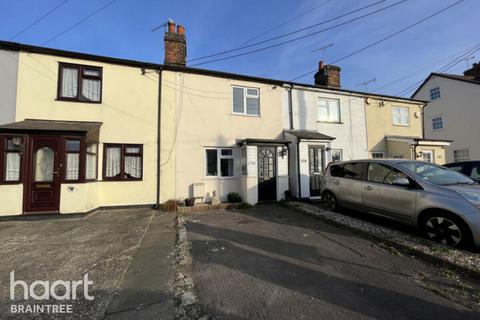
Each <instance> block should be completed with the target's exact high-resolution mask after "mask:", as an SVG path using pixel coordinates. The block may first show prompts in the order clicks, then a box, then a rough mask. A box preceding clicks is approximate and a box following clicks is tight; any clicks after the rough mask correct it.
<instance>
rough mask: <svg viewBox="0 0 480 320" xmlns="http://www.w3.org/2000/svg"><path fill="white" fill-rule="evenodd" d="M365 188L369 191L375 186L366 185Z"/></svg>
mask: <svg viewBox="0 0 480 320" xmlns="http://www.w3.org/2000/svg"><path fill="white" fill-rule="evenodd" d="M363 189H365V190H368V191H370V190H373V188H372V187H370V186H366V187H364V188H363Z"/></svg>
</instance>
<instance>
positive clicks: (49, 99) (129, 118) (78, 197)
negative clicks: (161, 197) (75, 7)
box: [15, 52, 158, 214]
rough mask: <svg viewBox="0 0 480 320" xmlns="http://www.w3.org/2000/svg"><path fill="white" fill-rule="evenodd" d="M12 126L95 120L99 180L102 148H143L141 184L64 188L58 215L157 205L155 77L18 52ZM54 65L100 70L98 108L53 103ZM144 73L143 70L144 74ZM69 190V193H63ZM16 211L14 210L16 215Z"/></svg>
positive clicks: (112, 66) (117, 67) (111, 66)
mask: <svg viewBox="0 0 480 320" xmlns="http://www.w3.org/2000/svg"><path fill="white" fill-rule="evenodd" d="M19 59H20V61H21V62H22V63H20V64H19V70H18V90H17V110H16V116H15V120H16V121H21V120H24V119H26V118H30V119H49V120H70V121H99V122H103V125H102V127H101V129H100V144H99V161H98V165H99V167H98V177H99V180H101V179H102V159H103V143H135V144H143V180H142V181H135V182H129V181H122V182H110V181H103V182H102V181H98V182H91V183H86V184H68V183H67V184H64V185H62V188H61V201H60V202H61V208H60V210H61V212H62V213H64V212H66V213H72V212H84V211H88V210H91V209H93V208H96V207H99V206H116V205H144V204H154V203H155V201H156V177H157V167H158V166H157V161H156V156H157V142H156V141H157V137H156V132H157V109H158V75H157V74H156V73H153V72H150V73H148V74H147V75H142V72H141V70H140V68H135V67H128V66H121V65H115V64H109V63H104V62H95V61H85V60H79V59H70V58H63V57H57V56H51V55H44V54H31V53H23V52H22V53H20V56H19ZM58 62H68V63H77V64H83V65H91V66H100V67H103V89H102V100H103V101H102V103H101V104H92V103H78V102H65V101H57V100H56V95H57V78H58ZM147 71H148V70H147ZM70 186H72V187H73V188H74V190H73V191H68V187H70ZM20 212H21V210H20V211H17V212H16V213H17V214H19V213H20Z"/></svg>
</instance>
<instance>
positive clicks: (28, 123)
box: [0, 119, 102, 142]
mask: <svg viewBox="0 0 480 320" xmlns="http://www.w3.org/2000/svg"><path fill="white" fill-rule="evenodd" d="M101 126H102V122H89V121H63V120H61V121H59V120H39V119H25V120H23V121H18V122H13V123H8V124H4V125H0V132H12V133H36V134H46V133H47V134H48V133H50V134H72V133H74V134H80V135H84V136H86V139H87V141H89V142H98V140H99V134H100V127H101Z"/></svg>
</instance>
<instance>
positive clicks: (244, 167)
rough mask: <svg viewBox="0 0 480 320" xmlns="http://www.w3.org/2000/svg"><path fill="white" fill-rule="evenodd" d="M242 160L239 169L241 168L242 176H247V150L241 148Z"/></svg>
mask: <svg viewBox="0 0 480 320" xmlns="http://www.w3.org/2000/svg"><path fill="white" fill-rule="evenodd" d="M241 150H242V159H241V167H242V176H246V175H247V173H248V172H247V148H246V147H243V148H242V149H241Z"/></svg>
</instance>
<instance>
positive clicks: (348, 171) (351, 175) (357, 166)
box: [343, 162, 363, 180]
mask: <svg viewBox="0 0 480 320" xmlns="http://www.w3.org/2000/svg"><path fill="white" fill-rule="evenodd" d="M362 168H363V165H362V163H361V162H353V163H345V164H344V165H343V170H344V176H343V177H344V178H347V179H353V180H361V179H362Z"/></svg>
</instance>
